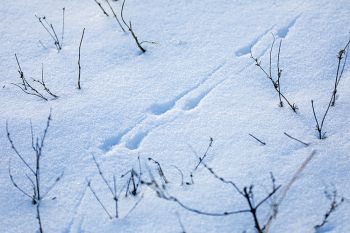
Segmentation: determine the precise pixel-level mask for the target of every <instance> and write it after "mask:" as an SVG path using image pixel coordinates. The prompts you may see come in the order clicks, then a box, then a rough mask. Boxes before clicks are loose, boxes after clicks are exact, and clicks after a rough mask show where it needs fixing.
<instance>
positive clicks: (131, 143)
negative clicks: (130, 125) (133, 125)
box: [125, 132, 148, 150]
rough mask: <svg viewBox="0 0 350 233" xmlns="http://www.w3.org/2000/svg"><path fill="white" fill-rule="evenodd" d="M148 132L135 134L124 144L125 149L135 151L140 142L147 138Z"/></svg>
mask: <svg viewBox="0 0 350 233" xmlns="http://www.w3.org/2000/svg"><path fill="white" fill-rule="evenodd" d="M147 134H148V132H137V133H136V135H134V136H133V137H132V138H131V139H129V140H128V141H127V142H126V143H125V147H126V148H128V149H129V150H136V149H137V148H139V146H140V144H141V142H142V140H143V139H144V138H145V137H146V136H147Z"/></svg>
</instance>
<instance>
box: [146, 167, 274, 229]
mask: <svg viewBox="0 0 350 233" xmlns="http://www.w3.org/2000/svg"><path fill="white" fill-rule="evenodd" d="M201 164H202V165H203V166H204V167H205V168H206V169H207V170H208V171H209V172H210V173H211V174H212V175H213V176H214V177H215V178H216V179H218V180H220V181H221V182H223V183H225V184H229V185H231V186H232V187H233V188H234V190H235V191H237V192H238V193H239V194H240V195H241V196H242V197H243V198H244V199H245V200H246V201H247V204H248V207H249V208H247V209H240V210H232V211H225V212H220V213H215V212H208V211H202V210H199V209H196V208H193V207H191V206H189V205H187V204H185V203H183V202H182V201H180V200H179V199H178V198H176V197H175V196H173V195H171V194H170V193H169V192H168V191H167V190H166V189H165V188H164V187H163V185H161V184H159V182H158V181H157V179H156V178H155V177H154V175H153V174H152V172H151V171H150V170H149V177H150V180H148V181H144V180H143V181H142V183H143V184H144V185H146V186H148V187H150V188H151V189H152V190H154V191H155V192H156V194H157V196H158V197H159V198H162V199H164V200H168V201H172V202H175V203H177V204H178V205H180V206H181V207H182V208H184V209H186V210H188V211H191V212H194V213H196V214H201V215H208V216H228V215H234V214H241V213H251V215H252V216H253V219H254V223H255V228H256V229H257V230H258V232H259V233H262V232H263V229H264V227H265V226H262V225H261V223H260V221H259V218H258V216H257V210H258V209H259V207H260V206H262V205H263V204H264V203H266V202H267V201H268V200H269V199H270V198H271V197H272V196H273V195H275V193H276V192H277V191H278V190H279V188H280V187H281V186H276V185H275V184H274V181H273V188H272V190H271V191H270V192H269V193H268V194H267V195H266V197H264V198H263V199H262V200H260V201H259V202H256V203H257V204H255V200H254V194H253V185H251V186H249V187H244V188H243V189H239V188H238V186H237V185H236V184H235V183H234V182H232V181H228V180H226V179H224V178H223V177H220V176H219V175H217V174H216V173H215V172H214V171H213V169H212V168H210V167H208V166H207V165H206V164H205V163H204V162H202V163H201Z"/></svg>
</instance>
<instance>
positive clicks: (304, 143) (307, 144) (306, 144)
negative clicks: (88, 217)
mask: <svg viewBox="0 0 350 233" xmlns="http://www.w3.org/2000/svg"><path fill="white" fill-rule="evenodd" d="M284 135H286V136H287V137H289V138H291V139H293V140H295V141H297V142H300V143H301V144H303V145H304V146H309V145H310V143H306V142H303V141H301V140H299V139H297V138H295V137H293V136H291V135H289V134H288V133H286V132H284Z"/></svg>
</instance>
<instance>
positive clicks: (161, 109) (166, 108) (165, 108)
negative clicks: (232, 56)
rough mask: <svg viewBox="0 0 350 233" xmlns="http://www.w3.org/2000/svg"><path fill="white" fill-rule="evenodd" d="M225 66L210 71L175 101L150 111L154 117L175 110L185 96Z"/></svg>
mask: <svg viewBox="0 0 350 233" xmlns="http://www.w3.org/2000/svg"><path fill="white" fill-rule="evenodd" d="M224 65H225V62H223V63H222V64H220V65H219V66H217V67H215V68H214V69H213V70H212V71H210V72H209V73H208V74H207V75H206V77H205V78H204V79H202V80H201V81H200V82H199V83H198V84H197V85H195V86H193V87H191V88H190V89H188V90H185V91H184V92H182V93H180V94H179V95H177V96H176V97H175V98H174V99H172V100H170V101H168V102H165V103H160V104H153V105H152V106H151V107H150V108H149V111H150V112H151V113H152V114H154V115H162V114H164V113H166V112H167V111H169V110H171V109H172V108H174V106H175V105H176V103H177V102H178V101H179V100H181V99H182V98H183V97H184V96H186V95H187V94H189V93H190V92H192V91H194V90H196V89H198V88H199V87H200V86H201V85H203V84H204V83H205V82H206V81H207V80H208V79H209V78H210V77H211V76H213V75H214V74H215V73H216V72H217V71H218V70H220V69H221V68H222V67H223V66H224Z"/></svg>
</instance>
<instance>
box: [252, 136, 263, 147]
mask: <svg viewBox="0 0 350 233" xmlns="http://www.w3.org/2000/svg"><path fill="white" fill-rule="evenodd" d="M249 136H251V137H252V138H254V139H255V140H257V141H258V142H260V143H261V144H262V145H264V146H265V145H266V143H265V142H263V141H261V140H260V139H259V138H257V137H255V136H254V135H253V134H249Z"/></svg>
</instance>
